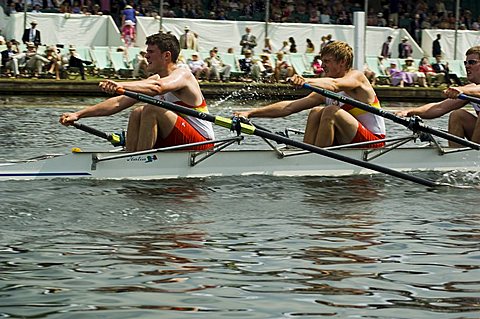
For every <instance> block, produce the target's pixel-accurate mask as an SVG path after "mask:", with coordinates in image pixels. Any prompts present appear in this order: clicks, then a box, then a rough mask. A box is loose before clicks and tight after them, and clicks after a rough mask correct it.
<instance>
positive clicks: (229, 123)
mask: <svg viewBox="0 0 480 319" xmlns="http://www.w3.org/2000/svg"><path fill="white" fill-rule="evenodd" d="M117 93H118V94H123V95H126V96H128V97H131V98H134V99H136V100H138V101H140V102H145V103H148V104H152V105H156V106H160V107H162V108H165V109H168V110H171V111H174V112H178V113H182V114H185V115H189V116H193V117H196V118H199V119H201V120H205V121H208V122H212V123H214V124H216V125H219V126H222V127H225V128H228V129H235V130H237V132H239V133H240V132H243V133H245V134H250V135H256V136H259V137H263V138H266V139H269V140H273V141H275V142H278V143H283V144H287V145H291V146H294V147H298V148H301V149H303V150H306V151H310V152H312V153H316V154H320V155H323V156H326V157H329V158H333V159H336V160H339V161H342V162H346V163H349V164H352V165H357V166H360V167H363V168H367V169H370V170H372V171H377V172H380V173H384V174H387V175H391V176H394V177H398V178H401V179H404V180H408V181H411V182H414V183H418V184H421V185H424V186H428V187H434V186H440V185H447V184H440V183H438V182H434V181H431V180H428V179H424V178H420V177H417V176H412V175H409V174H405V173H402V172H399V171H396V170H393V169H391V168H388V167H384V166H380V165H377V164H374V163H370V162H364V161H361V160H357V159H354V158H351V157H348V156H344V155H341V154H338V153H334V152H332V151H328V150H325V149H323V148H320V147H317V146H314V145H311V144H306V143H303V142H299V141H296V140H292V139H290V138H287V137H284V136H281V135H278V134H275V133H271V132H268V131H265V130H261V129H258V128H256V127H254V126H252V125H249V124H246V123H241V121H239V120H238V118H234V120H232V119H228V118H225V117H221V116H214V115H211V114H208V113H203V112H199V111H196V110H194V109H190V108H187V107H184V106H181V105H177V104H174V103H170V102H167V101H161V100H157V99H155V98H153V97H151V96H148V95H146V94H142V93H137V92H132V91H128V90H125V89H123V88H118V89H117Z"/></svg>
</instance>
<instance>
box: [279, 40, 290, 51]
mask: <svg viewBox="0 0 480 319" xmlns="http://www.w3.org/2000/svg"><path fill="white" fill-rule="evenodd" d="M278 51H279V52H283V53H284V54H287V53H288V41H286V40H285V41H283V42H282V47H281V48H280V50H278Z"/></svg>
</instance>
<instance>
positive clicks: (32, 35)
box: [22, 20, 42, 47]
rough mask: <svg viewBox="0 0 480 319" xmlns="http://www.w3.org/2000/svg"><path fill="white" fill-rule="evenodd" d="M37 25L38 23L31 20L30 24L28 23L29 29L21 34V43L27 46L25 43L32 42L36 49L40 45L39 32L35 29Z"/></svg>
mask: <svg viewBox="0 0 480 319" xmlns="http://www.w3.org/2000/svg"><path fill="white" fill-rule="evenodd" d="M37 24H38V22H37V21H35V20H32V22H30V26H31V27H30V28H29V29H25V31H24V32H23V36H22V41H23V43H25V44H27V42H32V43H33V44H34V45H35V46H36V47H38V46H39V45H40V44H42V42H41V40H40V31H38V30H37V29H36V27H37Z"/></svg>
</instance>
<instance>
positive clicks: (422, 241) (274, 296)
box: [0, 99, 480, 319]
mask: <svg viewBox="0 0 480 319" xmlns="http://www.w3.org/2000/svg"><path fill="white" fill-rule="evenodd" d="M91 102H92V101H91V100H85V101H81V100H75V99H74V100H72V102H71V105H70V104H67V103H68V101H67V100H64V101H62V100H59V101H54V103H56V104H58V105H61V106H60V107H58V108H52V107H47V106H42V107H37V108H30V107H26V106H13V107H10V108H3V107H2V108H0V134H2V136H6V137H7V138H4V139H0V148H1V149H3V150H4V151H3V152H1V155H0V157H2V158H11V157H13V158H21V157H23V156H24V155H25V154H26V153H30V154H32V155H39V153H42V154H43V153H45V152H47V153H48V152H50V151H55V150H58V149H57V147H58V145H61V146H62V147H61V148H60V150H61V151H63V152H64V151H65V149H68V148H70V147H71V146H72V145H77V146H81V147H82V148H84V147H87V148H101V147H105V144H104V143H103V141H102V142H100V141H98V140H96V139H95V138H93V137H91V136H89V135H85V134H84V133H82V132H78V131H76V130H70V129H66V128H63V127H61V126H60V125H58V124H57V122H56V121H57V118H58V116H57V113H59V112H62V111H63V110H70V109H72V108H76V107H77V106H79V105H80V104H82V103H83V104H90V103H91ZM244 102H245V104H243V105H240V104H239V101H235V100H228V101H225V102H221V103H220V102H219V104H217V105H215V104H214V103H210V104H211V105H212V104H214V106H213V109H214V110H215V113H222V112H223V113H224V114H230V112H231V109H232V108H235V109H236V107H238V106H239V105H240V106H242V107H250V106H249V105H248V104H249V103H247V102H248V101H244ZM18 103H24V104H28V103H36V102H35V101H34V100H30V99H24V100H23V102H20V101H19V102H18ZM45 103H47V102H45ZM52 103H53V102H52ZM76 103H78V105H77V104H76ZM127 113H128V112H127ZM127 115H128V114H127ZM301 116H303V115H299V118H298V121H299V122H295V123H292V122H289V121H288V120H287V119H278V121H269V122H268V123H267V124H268V125H271V126H272V127H273V128H274V129H277V128H278V127H282V128H283V127H286V126H293V124H298V123H300V121H301V120H302V118H301ZM25 117H27V118H28V120H27V119H25ZM88 120H89V122H88V123H86V124H91V125H92V126H96V127H99V128H102V129H106V130H107V129H114V128H122V127H124V126H125V123H126V120H127V117H126V116H118V117H111V118H108V119H106V118H98V119H88ZM90 121H91V122H90ZM259 124H261V125H264V123H259ZM19 139H23V140H24V141H26V140H28V141H29V142H30V141H34V142H32V144H29V147H26V146H25V145H26V142H25V143H24V144H22V143H21V142H19ZM12 140H14V141H12ZM257 142H258V141H253V140H252V142H251V143H257ZM450 177H452V178H455V179H457V180H461V179H462V178H464V176H462V175H461V173H455V172H452V175H450ZM428 178H431V179H437V178H442V176H441V174H440V175H438V174H433V175H428ZM469 178H471V180H472V181H473V182H472V184H475V183H477V177H476V176H472V177H469ZM459 203H461V205H459ZM478 204H479V201H478V190H476V189H473V188H472V189H455V188H442V189H434V190H426V189H425V188H424V187H421V186H416V185H412V184H411V183H405V182H403V181H400V180H397V179H393V178H390V177H387V176H383V175H379V176H375V177H371V176H360V177H349V178H338V179H337V178H317V177H301V178H280V177H259V176H248V177H246V176H243V177H236V178H204V179H191V180H168V181H106V180H105V181H103V180H96V181H90V180H84V181H78V180H77V181H73V180H56V181H29V182H9V183H2V184H1V185H0V217H1V219H2V228H1V230H2V231H1V233H0V273H1V274H0V277H1V279H2V280H1V281H0V297H1V298H0V316H3V317H13V318H73V317H84V318H90V317H109V318H110V317H112V318H119V317H122V318H123V317H125V318H127V317H128V318H158V317H161V318H178V317H179V316H180V317H182V316H183V317H185V316H189V317H193V318H205V317H208V318H228V317H242V318H249V319H251V318H287V317H303V318H313V317H315V318H320V317H337V318H354V317H355V318H393V317H395V318H426V319H437V318H475V317H478V313H479V312H480V303H479V298H478V296H479V295H480V281H479V280H478V271H479V269H480V263H479V262H478V260H479V250H478V242H479V240H480V227H479V225H478V220H479V217H480V214H479V213H480V211H479V210H478ZM180 313H181V314H180Z"/></svg>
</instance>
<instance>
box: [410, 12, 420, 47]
mask: <svg viewBox="0 0 480 319" xmlns="http://www.w3.org/2000/svg"><path fill="white" fill-rule="evenodd" d="M409 31H410V34H411V35H413V39H414V40H415V41H416V42H417V43H422V19H421V18H420V15H419V14H418V13H416V14H415V16H414V18H413V20H412V22H411V23H410V30H409Z"/></svg>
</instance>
